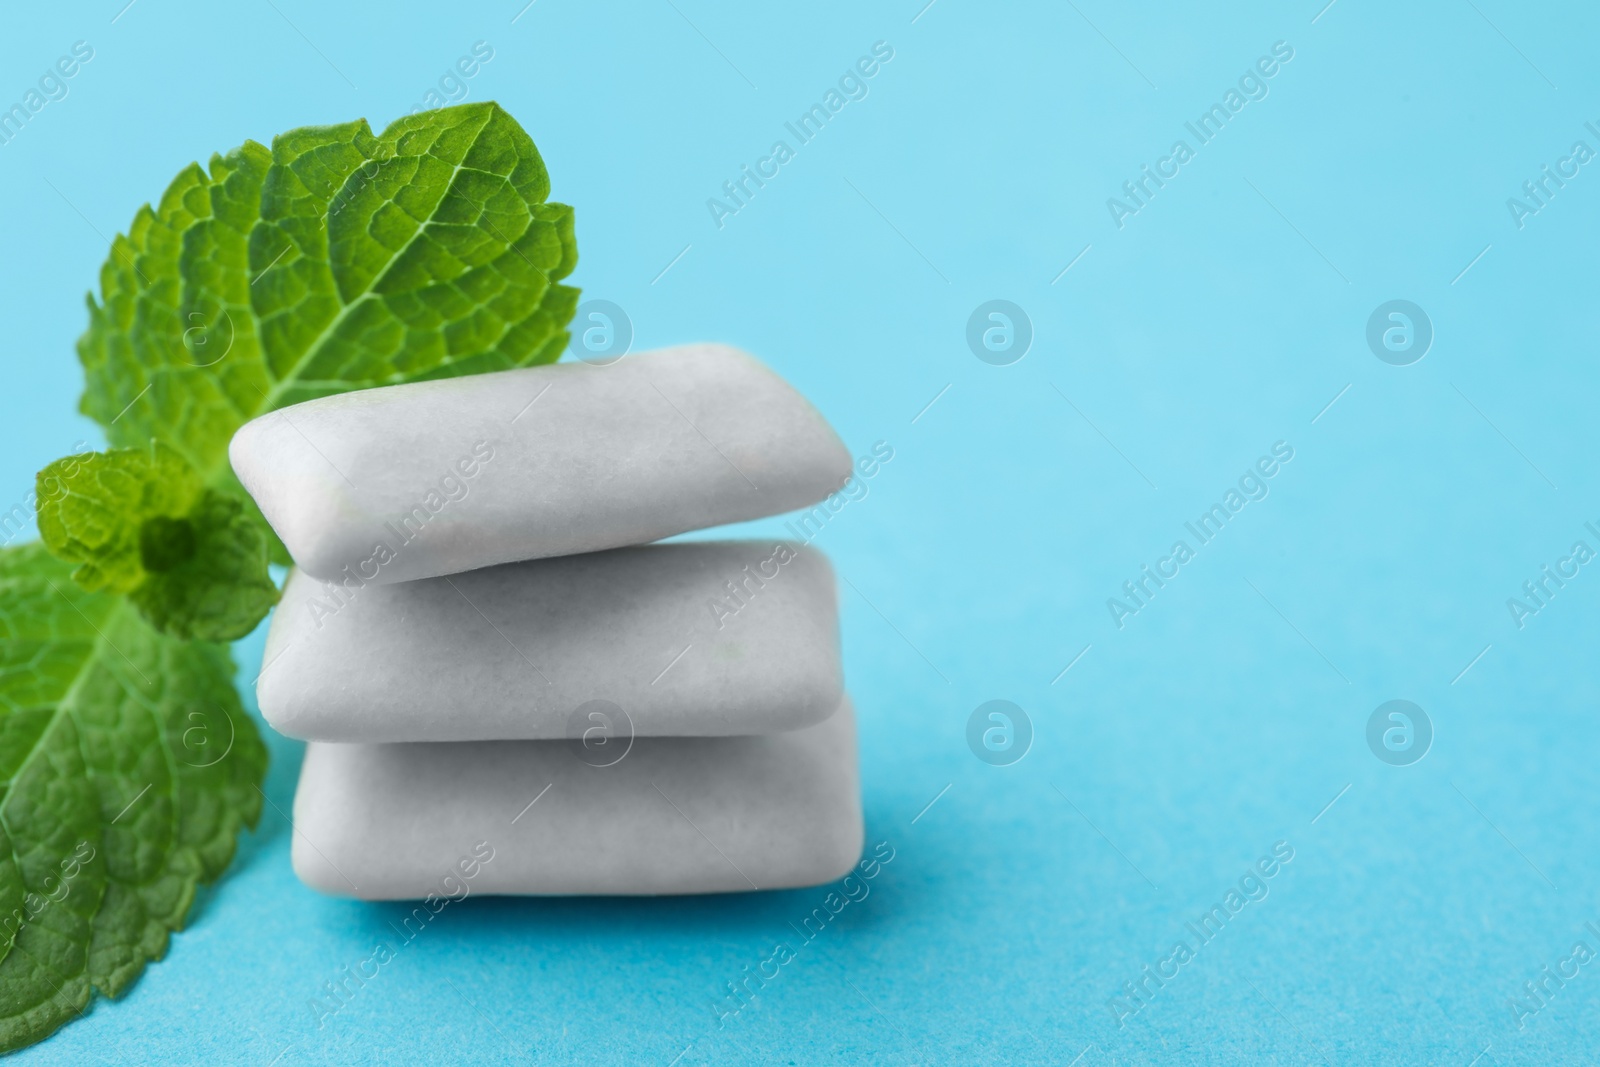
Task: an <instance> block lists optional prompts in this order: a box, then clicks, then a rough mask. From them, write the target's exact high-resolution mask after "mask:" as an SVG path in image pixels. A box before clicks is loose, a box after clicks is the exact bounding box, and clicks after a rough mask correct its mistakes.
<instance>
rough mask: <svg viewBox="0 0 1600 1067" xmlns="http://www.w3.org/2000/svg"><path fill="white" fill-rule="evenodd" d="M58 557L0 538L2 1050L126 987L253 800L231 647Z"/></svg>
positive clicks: (246, 822)
mask: <svg viewBox="0 0 1600 1067" xmlns="http://www.w3.org/2000/svg"><path fill="white" fill-rule="evenodd" d="M68 572H69V565H68V564H65V563H63V562H61V561H59V560H56V559H55V558H53V557H52V556H51V555H50V554H49V553H48V552H47V551H45V549H44V547H43V546H42V545H40V544H38V543H34V544H30V545H23V546H21V547H17V548H8V549H4V550H0V1051H10V1050H11V1049H15V1048H19V1047H21V1046H23V1045H27V1044H31V1043H33V1042H34V1041H38V1040H40V1039H41V1038H43V1037H44V1036H46V1035H47V1034H49V1033H51V1032H52V1031H54V1030H55V1029H56V1028H57V1027H59V1026H61V1025H62V1024H63V1023H65V1022H68V1021H70V1020H71V1019H73V1018H74V1017H76V1016H77V1015H79V1014H80V1013H81V1012H82V1011H83V1009H84V1008H85V1007H86V1006H87V1005H88V1002H89V998H90V996H91V995H92V991H93V990H95V989H98V990H99V991H100V992H102V993H104V994H106V995H109V996H117V995H119V994H120V993H122V992H123V991H124V990H125V989H127V987H128V986H129V984H130V983H132V981H133V980H134V979H135V978H136V977H138V975H139V974H140V972H141V971H143V969H144V966H145V963H146V962H147V961H149V960H153V959H159V958H160V957H161V956H162V955H163V954H164V953H165V952H166V947H167V938H168V935H169V934H170V932H171V931H173V930H177V929H180V928H181V927H182V925H183V922H184V918H185V916H186V915H187V914H188V911H189V907H190V905H191V904H192V903H193V901H194V895H195V889H196V886H197V885H199V884H200V883H203V882H208V881H211V880H213V879H215V878H216V877H217V876H218V875H220V874H221V873H222V871H223V869H224V868H226V867H227V865H228V862H229V860H230V859H231V858H232V856H233V851H234V845H235V839H236V837H237V835H238V832H239V830H240V829H241V828H242V827H247V826H254V825H255V822H256V819H257V817H258V816H259V815H260V811H261V793H260V791H259V783H260V781H261V779H262V776H263V775H264V773H265V770H266V752H265V749H264V747H263V746H262V743H261V739H260V737H259V735H258V734H257V733H256V729H255V725H254V724H253V722H252V721H251V720H250V718H249V716H248V715H247V714H246V713H245V711H244V709H243V707H242V706H241V705H240V703H239V697H238V694H237V693H236V691H235V690H234V685H233V664H232V661H231V659H230V657H229V655H228V652H227V650H226V649H225V648H223V647H220V646H217V645H210V644H203V643H199V642H192V641H179V640H175V639H173V638H170V637H165V636H163V635H161V634H160V633H157V632H156V631H155V630H153V629H152V628H151V627H150V626H148V625H146V624H145V622H144V621H143V620H142V619H141V618H140V616H139V614H138V612H137V611H135V610H134V609H133V608H132V607H131V605H130V604H129V602H128V601H127V600H126V599H125V598H122V597H118V596H112V595H109V594H106V593H91V592H87V591H85V590H83V589H82V588H80V587H79V586H77V585H76V584H75V583H74V582H73V581H72V580H71V578H70V576H69V573H68Z"/></svg>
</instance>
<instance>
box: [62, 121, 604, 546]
mask: <svg viewBox="0 0 1600 1067" xmlns="http://www.w3.org/2000/svg"><path fill="white" fill-rule="evenodd" d="M549 189H550V180H549V176H548V174H547V172H546V170H545V166H544V163H543V161H542V160H541V159H540V157H539V152H538V150H537V149H536V148H535V147H534V144H533V141H532V140H531V139H530V138H529V137H528V135H527V134H526V133H525V132H524V131H523V129H522V127H521V126H519V125H518V124H517V122H516V120H515V119H513V118H512V117H511V116H510V115H508V114H506V112H505V111H503V110H502V109H501V108H500V107H499V105H497V104H494V103H475V104H463V105H460V106H458V107H451V108H444V109H441V110H438V111H429V112H424V113H422V114H419V115H412V116H409V117H407V118H403V119H400V120H399V121H397V122H395V123H393V124H392V125H390V126H389V127H388V128H387V129H386V130H384V131H383V132H382V133H381V134H377V135H374V134H373V133H372V131H371V129H370V127H368V125H367V123H366V122H365V121H358V122H351V123H346V124H343V125H338V126H316V127H307V128H305V129H300V130H293V131H290V132H289V133H285V134H283V135H281V136H279V137H277V138H275V139H274V141H273V145H272V148H271V149H270V150H269V149H267V148H265V147H263V146H262V145H259V144H256V143H254V142H246V143H245V144H244V145H243V146H242V147H240V148H237V149H234V150H233V151H232V152H229V153H228V154H227V155H225V156H214V157H212V160H211V163H210V166H209V169H202V168H201V167H199V166H198V165H191V166H190V167H188V168H187V169H185V170H184V171H183V172H182V173H181V174H179V175H178V177H177V178H176V179H175V180H174V181H173V183H172V185H171V186H170V187H169V188H168V189H167V191H166V193H165V194H164V195H163V196H162V197H161V200H160V202H159V204H158V205H157V206H156V207H155V208H153V209H152V208H149V207H145V208H143V209H141V210H140V211H139V212H138V214H137V215H136V216H135V218H134V220H133V225H132V226H131V227H130V228H129V230H128V233H127V235H126V236H118V238H117V239H116V241H115V242H114V243H113V247H112V252H111V256H110V258H109V259H107V261H106V263H105V266H104V267H103V268H102V269H101V274H100V289H101V297H100V299H99V300H98V301H96V300H95V299H94V298H93V297H92V296H91V297H90V299H89V320H90V322H89V329H88V331H87V332H86V333H85V334H84V335H83V337H82V338H81V339H80V341H79V343H78V354H79V358H80V359H81V360H82V363H83V366H84V369H85V372H86V376H87V388H86V390H85V392H84V397H83V402H82V405H81V406H82V410H83V412H84V413H85V414H87V415H89V416H90V417H92V418H94V419H95V420H96V421H98V422H100V423H101V424H102V425H103V426H105V427H106V435H107V437H108V438H109V439H110V441H111V443H112V444H113V445H121V446H127V445H143V444H145V443H146V442H147V441H149V440H152V439H155V438H160V439H161V440H163V441H165V442H167V443H169V444H170V445H171V446H172V447H173V448H174V449H176V450H177V451H178V452H179V453H180V454H182V455H183V456H184V458H185V459H187V460H188V461H189V463H190V465H191V466H193V468H194V469H195V470H196V471H197V472H199V475H200V478H201V480H202V482H203V483H204V484H205V485H206V486H208V487H211V488H216V489H220V490H224V491H226V492H230V493H236V494H239V493H240V492H241V491H240V490H239V488H238V485H237V482H235V481H234V479H233V476H232V473H231V471H230V469H229V467H228V463H227V445H228V440H229V439H230V438H231V437H232V435H233V432H234V431H235V430H236V429H237V428H238V427H239V426H240V425H242V424H243V423H244V422H246V421H248V420H250V419H252V418H255V417H256V416H258V415H262V414H265V413H266V412H268V411H272V410H274V409H276V408H279V407H283V406H285V405H287V404H293V403H297V402H299V401H302V400H309V399H312V398H314V397H319V396H326V395H329V394H331V393H338V392H344V391H347V390H350V389H363V388H368V387H371V386H378V385H391V384H395V383H399V382H411V381H421V380H424V379H431V378H443V377H453V376H456V375H463V374H473V373H478V372H482V371H491V370H504V369H507V368H511V367H523V366H530V365H534V364H540V363H549V362H553V361H554V360H555V359H557V358H558V357H559V356H560V354H561V351H562V349H563V348H565V346H566V343H567V339H568V334H567V331H566V325H567V323H568V322H570V321H571V318H572V315H573V314H574V312H575V311H576V308H577V298H578V290H576V289H573V288H571V287H569V286H565V285H560V284H557V281H558V280H559V279H561V278H564V277H566V276H567V274H568V273H570V272H571V270H572V269H573V267H574V266H575V265H576V263H577V244H576V241H575V239H574V236H573V214H572V209H571V208H570V207H567V206H565V205H562V204H552V203H546V202H545V198H546V197H547V196H548V194H549ZM245 506H246V508H247V509H248V510H249V511H250V513H251V514H252V515H255V514H256V513H255V511H254V506H253V504H249V503H248V502H247V503H246V505H245ZM275 548H276V546H275ZM277 550H278V551H281V549H277Z"/></svg>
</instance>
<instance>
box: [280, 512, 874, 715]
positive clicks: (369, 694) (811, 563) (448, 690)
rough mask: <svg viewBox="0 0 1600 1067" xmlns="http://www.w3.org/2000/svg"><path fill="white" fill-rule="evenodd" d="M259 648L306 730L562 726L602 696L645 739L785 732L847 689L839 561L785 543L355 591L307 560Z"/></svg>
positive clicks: (514, 566)
mask: <svg viewBox="0 0 1600 1067" xmlns="http://www.w3.org/2000/svg"><path fill="white" fill-rule="evenodd" d="M263 662H264V663H265V664H266V667H264V668H263V670H262V673H261V676H260V678H259V679H258V680H257V683H256V696H257V699H258V702H259V704H260V707H261V713H262V715H263V716H264V717H265V718H266V720H267V722H269V723H271V724H272V726H273V727H274V728H275V729H277V730H278V731H279V732H281V733H284V734H287V735H288V736H290V737H296V738H301V739H303V740H308V741H356V742H389V741H488V740H549V739H555V738H566V737H573V736H577V734H576V733H574V730H575V729H576V730H578V731H579V732H581V730H582V724H583V722H584V721H586V720H585V717H584V715H583V714H582V711H583V707H584V705H586V704H588V703H589V702H590V701H596V700H600V701H607V702H609V703H610V704H613V705H615V707H616V709H620V710H621V711H622V712H624V713H625V715H626V719H627V721H628V722H629V723H631V732H632V733H633V734H634V735H635V736H640V737H652V736H725V735H739V734H769V733H781V732H785V731H789V730H799V729H803V728H805V727H807V726H811V725H814V724H816V723H818V722H821V721H822V720H824V719H826V718H827V717H828V715H829V714H830V713H831V712H832V711H833V710H834V709H835V708H836V707H838V705H839V701H840V699H841V696H842V694H843V680H842V676H841V669H840V663H839V620H838V603H837V596H836V593H835V588H834V578H833V569H832V567H830V566H829V564H828V561H827V559H826V558H825V557H823V556H822V555H821V554H820V553H818V552H816V551H813V550H811V549H807V548H803V547H799V546H796V545H793V544H790V543H786V542H781V541H701V542H679V543H675V544H665V545H645V546H640V547H635V548H620V549H614V550H611V551H607V552H592V553H586V554H582V555H573V556H561V557H556V558H553V559H544V560H533V561H530V562H525V563H508V564H504V565H502V566H497V567H486V568H484V569H482V570H476V571H468V572H465V573H462V574H456V575H450V576H445V577H438V578H425V579H420V580H417V581H411V582H400V583H396V584H392V585H364V586H359V587H355V588H351V587H349V586H338V585H334V584H332V583H321V582H318V581H317V580H316V579H314V578H311V577H309V576H308V575H306V574H304V573H303V572H301V571H298V570H297V571H295V572H293V573H292V574H291V576H290V579H289V583H288V585H287V587H286V589H285V590H284V595H283V600H282V602H281V603H280V604H279V605H278V608H277V610H276V612H275V614H274V616H273V620H272V627H271V630H270V632H269V633H268V635H267V647H266V651H265V655H264V658H263ZM575 724H576V725H575Z"/></svg>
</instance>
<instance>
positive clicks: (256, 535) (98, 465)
mask: <svg viewBox="0 0 1600 1067" xmlns="http://www.w3.org/2000/svg"><path fill="white" fill-rule="evenodd" d="M37 496H38V500H39V533H40V535H41V537H42V538H43V539H44V543H45V545H46V546H47V547H48V548H49V549H50V551H51V552H53V553H54V554H55V555H56V556H57V558H59V559H62V560H64V561H66V562H68V563H77V564H79V567H78V569H77V570H75V571H73V572H72V580H73V581H75V582H77V583H78V585H80V586H82V587H83V588H84V589H85V590H87V591H89V592H96V591H100V590H105V591H107V592H112V593H126V594H129V595H130V596H131V598H132V600H133V602H134V603H135V604H136V605H138V607H139V609H140V611H141V612H143V614H144V616H145V619H146V620H147V621H148V622H149V623H150V624H151V625H152V626H154V627H155V628H156V629H157V630H160V631H162V632H163V633H167V634H171V635H172V636H174V637H194V638H198V639H200V640H205V641H230V640H234V639H235V638H239V637H243V636H244V635H245V634H248V633H249V632H250V631H251V630H253V629H255V626H256V624H257V623H259V622H260V621H261V620H262V618H264V617H265V616H266V614H267V611H268V610H269V609H270V608H271V607H272V605H273V604H275V603H277V601H278V589H277V586H276V585H274V584H273V582H272V579H271V577H270V576H269V574H268V573H267V538H266V533H265V530H264V527H263V525H262V524H261V522H260V521H259V520H256V519H254V518H252V516H251V515H250V514H248V513H247V512H246V511H245V508H244V505H243V503H242V502H241V501H240V500H239V498H237V497H234V496H231V495H228V494H225V493H223V492H220V491H218V490H215V489H207V488H205V487H203V486H202V485H201V483H200V476H199V475H198V474H197V473H196V472H195V470H194V468H193V467H191V466H189V464H188V463H187V462H186V461H185V460H184V458H183V457H182V456H180V455H179V454H178V453H177V452H175V451H173V450H172V449H171V448H169V447H167V446H166V445H164V444H162V443H160V442H153V443H151V444H150V445H148V446H147V447H144V448H122V449H115V450H113V451H110V452H91V453H88V454H86V455H78V456H68V457H67V458H65V459H61V460H57V461H56V462H55V463H52V464H50V465H49V466H48V467H46V468H45V469H44V470H42V471H40V472H39V478H38V492H37Z"/></svg>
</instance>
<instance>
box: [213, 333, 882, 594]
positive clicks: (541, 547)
mask: <svg viewBox="0 0 1600 1067" xmlns="http://www.w3.org/2000/svg"><path fill="white" fill-rule="evenodd" d="M228 458H229V459H230V460H231V461H232V463H233V469H234V471H235V472H236V473H237V474H238V476H239V480H240V481H241V482H242V483H243V484H244V487H245V489H246V490H248V491H249V493H250V495H251V496H252V497H254V498H255V501H256V503H257V504H258V505H260V507H261V512H262V514H263V515H265V516H266V519H267V521H268V522H269V523H271V524H272V528H273V529H274V530H276V531H277V533H278V536H279V537H280V538H282V539H283V543H284V545H285V546H286V547H287V548H288V549H289V553H290V554H291V555H292V556H293V557H294V560H295V563H296V564H298V565H299V567H300V568H301V569H302V570H304V571H306V572H307V573H308V574H310V575H312V576H313V577H316V578H322V579H325V580H340V579H344V580H348V579H350V578H356V579H358V580H360V581H365V582H376V583H379V584H385V583H388V582H401V581H408V580H411V579H414V578H431V577H434V576H437V575H441V574H455V573H458V572H460V571H466V570H476V569H477V568H479V567H488V566H492V565H494V564H498V563H510V562H513V561H516V560H526V559H541V558H544V557H547V556H563V555H570V554H573V553H577V552H594V551H598V550H601V549H607V548H619V547H622V546H624V545H633V544H643V543H645V542H649V541H655V540H659V539H660V538H663V537H670V536H672V535H674V534H680V533H686V532H688V531H690V530H698V529H702V528H705V527H709V526H719V525H722V524H723V523H729V522H742V521H745V520H747V519H758V518H762V517H765V516H768V515H776V514H779V513H781V512H785V511H792V510H794V509H795V508H800V507H804V506H806V505H808V504H814V503H816V502H817V501H819V500H821V499H823V498H824V497H826V496H827V495H828V494H829V493H831V492H833V491H835V490H837V489H838V488H839V487H840V486H841V485H843V484H844V482H845V480H846V479H847V478H848V477H849V476H850V469H851V468H850V454H849V453H848V452H847V451H846V450H845V447H844V444H843V443H842V442H841V441H840V440H839V438H838V435H836V434H835V433H834V432H833V429H832V428H831V427H830V426H829V425H828V423H827V422H826V420H824V419H823V418H822V416H821V415H820V414H819V413H818V412H817V410H816V409H815V408H813V407H812V406H811V405H810V404H809V403H807V402H806V400H805V398H804V397H802V396H801V395H800V394H799V393H797V392H796V391H795V390H794V389H793V388H791V387H790V386H789V384H788V383H786V382H785V381H784V380H783V379H781V378H779V377H778V376H777V375H776V374H774V373H773V372H772V371H771V370H769V369H768V368H766V367H765V366H763V365H762V364H761V363H760V362H758V361H757V360H756V359H755V358H753V357H752V356H749V355H747V354H746V353H744V352H741V351H739V350H738V349H735V348H730V347H728V346H726V345H717V344H694V345H681V346H678V347H675V348H667V349H662V350H660V351H658V352H648V353H640V354H638V355H634V356H630V357H628V358H626V359H624V360H622V361H621V362H620V363H617V364H615V365H612V366H605V367H600V366H592V365H589V364H585V363H562V364H554V365H550V366H544V367H529V368H525V369H522V370H509V371H500V372H498V373H494V374H479V375H474V376H470V377H464V378H447V379H442V380H439V381H430V382H418V383H414V384H408V385H393V386H385V387H382V388H378V389H366V390H362V391H359V392H353V393H341V394H338V395H336V396H329V397H323V398H321V399H318V400H310V401H307V402H305V403H303V404H295V405H293V406H291V407H286V408H282V409H280V410H278V411H274V412H272V413H270V414H267V415H263V416H262V417H260V418H258V419H254V420H252V421H251V422H248V423H246V424H245V425H244V426H242V427H240V429H239V432H238V433H237V434H235V435H234V438H233V441H232V443H231V444H230V445H229V447H228Z"/></svg>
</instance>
